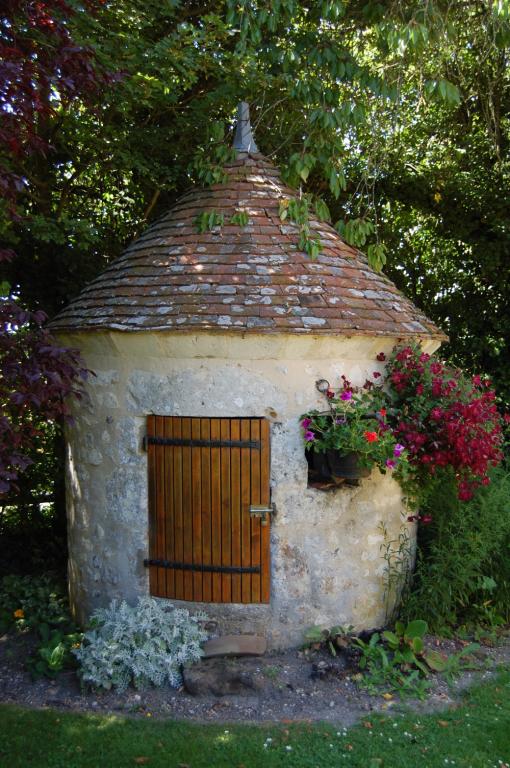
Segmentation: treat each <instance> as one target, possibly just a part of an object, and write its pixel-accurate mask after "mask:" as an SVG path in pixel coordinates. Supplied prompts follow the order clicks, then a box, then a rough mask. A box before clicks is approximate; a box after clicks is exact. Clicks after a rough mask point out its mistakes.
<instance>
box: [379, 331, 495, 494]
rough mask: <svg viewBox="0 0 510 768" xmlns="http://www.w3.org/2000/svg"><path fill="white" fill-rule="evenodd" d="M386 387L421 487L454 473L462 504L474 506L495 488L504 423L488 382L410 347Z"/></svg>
mask: <svg viewBox="0 0 510 768" xmlns="http://www.w3.org/2000/svg"><path fill="white" fill-rule="evenodd" d="M378 359H379V360H380V359H381V357H379V356H378ZM386 387H387V393H388V396H389V400H390V406H389V410H390V413H391V414H392V418H391V424H392V430H393V433H394V435H395V436H396V437H397V439H398V440H399V441H401V442H402V444H403V445H405V447H406V449H407V451H408V455H409V462H410V464H411V467H412V468H413V470H414V473H415V475H416V481H417V483H418V484H419V485H423V484H425V483H426V482H427V478H430V477H431V476H434V475H436V473H437V472H439V471H440V470H446V469H451V470H453V472H454V474H455V478H456V482H457V487H458V495H459V499H461V500H468V499H470V498H472V496H473V491H474V490H475V489H476V488H477V487H478V486H480V485H487V484H488V483H489V482H490V481H489V477H488V471H489V469H490V467H492V466H496V465H497V464H498V463H499V462H500V461H501V459H502V458H503V452H502V444H503V430H502V424H503V419H502V417H501V416H500V415H499V413H498V410H497V407H496V395H495V393H494V390H493V389H492V388H491V382H490V381H489V380H488V379H484V378H482V377H481V376H473V377H472V378H469V377H467V376H466V375H465V374H463V373H462V372H461V371H460V370H458V369H455V368H453V367H451V366H448V365H446V364H445V363H442V362H440V361H439V360H437V359H435V358H434V357H431V356H430V355H428V354H427V353H426V352H422V351H421V349H420V348H419V346H418V345H417V344H409V345H407V346H404V347H398V348H396V349H394V350H393V352H392V354H391V356H390V358H389V360H388V361H387V364H386Z"/></svg>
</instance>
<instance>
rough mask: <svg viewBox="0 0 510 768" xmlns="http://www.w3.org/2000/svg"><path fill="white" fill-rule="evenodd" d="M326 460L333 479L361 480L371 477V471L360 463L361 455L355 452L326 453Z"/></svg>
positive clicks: (330, 451)
mask: <svg viewBox="0 0 510 768" xmlns="http://www.w3.org/2000/svg"><path fill="white" fill-rule="evenodd" d="M326 458H327V461H328V464H329V469H330V473H331V475H332V476H333V477H342V478H344V479H345V480H359V479H361V478H362V477H368V476H369V475H370V470H369V469H368V467H364V466H363V465H362V464H361V463H360V454H359V453H356V452H355V451H351V452H350V453H345V454H344V453H341V452H340V451H335V450H329V451H326Z"/></svg>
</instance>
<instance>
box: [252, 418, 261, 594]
mask: <svg viewBox="0 0 510 768" xmlns="http://www.w3.org/2000/svg"><path fill="white" fill-rule="evenodd" d="M250 427H251V428H250V440H254V441H256V442H259V441H260V419H251V421H250ZM260 457H261V451H260V449H259V448H251V450H250V464H251V468H250V469H251V472H250V486H251V490H250V503H251V504H260V503H261V502H260ZM250 529H251V563H250V564H251V565H255V566H257V565H258V566H260V518H258V517H253V518H252V519H251V526H250ZM251 602H252V603H260V574H259V573H254V574H252V577H251Z"/></svg>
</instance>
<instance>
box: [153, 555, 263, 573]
mask: <svg viewBox="0 0 510 768" xmlns="http://www.w3.org/2000/svg"><path fill="white" fill-rule="evenodd" d="M143 564H144V565H145V567H146V568H147V567H149V566H151V565H152V566H156V567H157V568H173V569H175V570H178V571H201V572H202V573H260V566H259V565H254V566H248V567H245V568H242V567H240V566H239V567H238V566H235V565H199V564H196V565H195V564H193V563H175V562H173V561H172V560H154V559H153V558H151V559H150V560H144V561H143Z"/></svg>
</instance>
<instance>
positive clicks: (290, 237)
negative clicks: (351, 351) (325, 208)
mask: <svg viewBox="0 0 510 768" xmlns="http://www.w3.org/2000/svg"><path fill="white" fill-rule="evenodd" d="M225 172H226V174H227V181H226V183H222V184H216V185H214V186H212V187H211V188H209V189H193V190H191V191H190V192H188V193H187V194H185V195H184V196H183V197H181V198H180V200H178V202H177V203H176V204H175V205H174V206H173V208H172V209H171V210H170V211H169V212H168V213H167V214H165V215H164V216H162V217H161V218H160V219H158V220H157V221H156V222H155V223H154V224H153V225H152V226H151V227H149V228H148V229H147V231H146V232H145V233H144V234H143V235H142V236H141V237H140V238H138V239H137V240H135V241H134V242H133V243H132V244H131V245H130V246H129V247H128V249H127V250H126V251H125V252H124V253H123V254H122V256H120V257H119V258H118V259H117V260H116V261H114V262H112V263H111V264H110V265H109V266H108V267H107V269H106V270H105V271H104V272H103V273H102V274H101V275H100V276H99V277H98V278H96V279H95V280H94V281H93V282H92V283H90V284H89V285H88V286H87V287H86V288H85V289H84V290H83V291H82V292H81V294H80V295H79V296H78V297H77V298H76V299H75V300H74V301H72V302H71V303H70V304H69V306H68V307H66V308H65V309H64V310H63V311H62V312H60V313H59V315H57V317H56V318H55V319H54V320H53V322H52V323H51V328H52V329H53V330H58V331H63V330H66V331H75V330H80V331H81V330H103V329H115V330H121V331H140V330H147V331H161V330H165V331H167V330H177V329H180V330H184V331H197V330H199V329H207V330H212V329H218V330H225V329H230V330H232V331H239V332H246V331H258V332H264V333H266V332H267V333H276V332H284V333H301V334H303V333H313V334H316V333H319V334H336V333H343V334H346V335H355V334H363V335H382V336H395V337H410V336H413V337H416V336H418V337H429V338H430V337H433V338H437V339H444V338H446V337H445V335H444V334H443V333H442V332H441V331H440V330H439V329H438V328H437V327H436V326H435V325H433V323H432V322H431V321H430V320H428V319H427V317H426V316H425V315H424V314H423V313H422V312H421V311H420V310H419V309H417V308H416V307H415V306H414V305H413V304H412V302H410V301H409V300H408V299H407V298H405V297H404V296H403V295H402V293H400V291H398V290H397V288H396V287H395V286H394V285H393V283H392V282H391V281H390V280H388V279H387V278H386V277H384V276H383V275H381V274H378V273H376V272H374V271H373V270H372V269H371V268H370V267H369V265H368V262H367V260H366V258H365V256H363V254H361V253H360V252H359V251H357V250H355V249H354V248H352V247H350V246H349V245H347V244H346V243H345V242H344V241H343V240H342V239H341V237H340V236H339V235H338V233H337V232H336V231H335V230H334V229H333V228H332V227H331V226H330V225H328V224H326V223H324V222H319V221H318V220H314V219H312V220H311V228H312V230H313V232H314V234H315V233H316V234H318V235H319V237H320V240H321V243H322V246H323V250H322V252H321V253H320V255H319V256H318V257H317V258H316V259H315V260H312V259H311V258H310V257H309V256H308V255H307V254H306V253H304V252H302V251H300V250H299V248H298V241H299V231H298V227H297V226H296V225H295V224H293V223H289V222H288V220H286V221H285V222H282V221H281V219H280V213H279V203H280V201H281V200H282V199H283V198H288V197H292V196H293V195H294V193H293V192H292V190H290V189H289V188H288V187H286V186H285V185H284V184H283V183H282V181H281V179H280V174H279V172H278V171H277V169H276V168H274V166H273V165H271V164H270V163H269V162H268V161H267V159H265V158H264V157H263V156H262V155H261V154H259V153H256V154H249V153H246V152H240V153H238V157H237V160H235V161H234V162H232V163H231V164H229V165H228V166H227V167H226V168H225ZM211 211H214V212H216V213H217V214H222V215H223V217H224V223H223V224H222V225H221V226H218V227H215V228H214V229H212V230H211V231H206V232H203V233H199V231H198V228H197V224H196V220H197V217H198V216H199V215H200V214H201V213H203V212H211ZM239 211H245V212H246V213H247V215H248V223H247V224H246V225H245V226H243V225H239V224H232V223H230V220H231V218H232V216H233V215H234V214H235V213H237V212H239Z"/></svg>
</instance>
